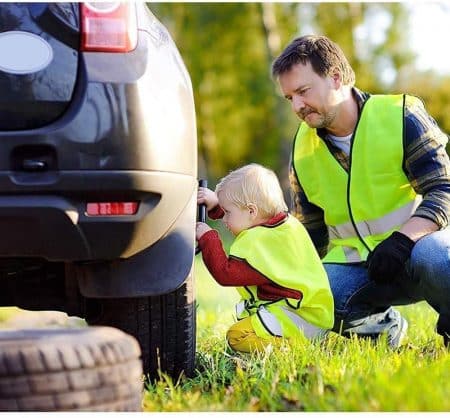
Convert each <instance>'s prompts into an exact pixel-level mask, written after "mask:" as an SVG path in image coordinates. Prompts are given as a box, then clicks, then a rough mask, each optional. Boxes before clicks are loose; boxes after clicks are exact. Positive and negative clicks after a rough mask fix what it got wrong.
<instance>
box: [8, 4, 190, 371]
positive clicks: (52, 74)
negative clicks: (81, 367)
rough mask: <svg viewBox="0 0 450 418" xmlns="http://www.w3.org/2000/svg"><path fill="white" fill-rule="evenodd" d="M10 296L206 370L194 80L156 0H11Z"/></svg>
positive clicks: (149, 362)
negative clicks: (199, 313) (200, 324)
mask: <svg viewBox="0 0 450 418" xmlns="http://www.w3.org/2000/svg"><path fill="white" fill-rule="evenodd" d="M0 26H1V28H0V88H1V92H2V94H1V95H0V184H1V186H0V231H1V236H2V239H0V276H1V277H0V305H1V306H18V307H20V308H23V309H28V310H60V311H63V312H66V313H68V314H69V315H74V316H80V317H82V318H85V319H86V321H87V323H88V324H89V325H102V326H112V327H117V328H119V329H121V330H123V331H125V332H126V333H129V334H131V335H132V336H134V337H136V338H137V340H138V341H139V343H140V346H141V350H142V360H143V364H144V372H145V373H146V374H147V375H148V376H150V377H152V376H153V377H155V376H157V375H158V373H159V370H161V371H163V372H165V373H167V374H169V375H173V376H178V375H180V374H181V373H184V374H186V375H190V374H191V373H192V372H193V370H194V365H195V332H196V329H195V328H196V319H195V297H194V277H193V261H194V250H195V248H194V247H195V222H196V212H197V205H196V193H197V187H198V183H197V134H196V119H195V118H196V116H195V106H194V98H193V91H192V85H191V80H190V76H189V74H188V71H187V69H186V66H185V64H184V62H183V60H182V58H181V56H180V53H179V51H178V49H177V47H176V46H175V44H174V42H173V40H172V38H171V36H170V34H169V33H168V31H167V29H166V28H165V27H164V26H163V25H162V24H161V23H160V22H159V21H158V19H157V18H156V17H155V16H154V15H153V14H152V12H151V11H150V10H149V8H148V7H147V5H146V4H145V3H139V2H136V3H133V2H124V3H119V2H98V3H96V2H92V3H1V4H0Z"/></svg>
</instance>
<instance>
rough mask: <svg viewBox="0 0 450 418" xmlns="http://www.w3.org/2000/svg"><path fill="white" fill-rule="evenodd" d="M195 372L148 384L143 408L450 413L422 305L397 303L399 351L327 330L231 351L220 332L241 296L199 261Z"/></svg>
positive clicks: (448, 389) (449, 368)
mask: <svg viewBox="0 0 450 418" xmlns="http://www.w3.org/2000/svg"><path fill="white" fill-rule="evenodd" d="M195 268H196V287H197V300H198V333H197V336H198V341H197V371H196V374H195V376H193V377H192V378H189V379H187V378H185V377H182V378H181V379H179V381H176V382H175V381H173V380H172V379H171V378H170V377H168V376H162V377H161V379H160V380H158V381H156V382H154V383H153V384H151V385H149V386H148V387H147V390H146V392H145V395H144V410H146V411H166V412H170V411H173V412H175V411H246V412H250V411H363V412H388V411H429V412H431V411H436V412H444V411H449V410H450V400H449V397H448V393H450V355H449V353H448V351H447V350H446V349H445V348H444V347H443V344H442V339H441V338H440V337H439V336H437V335H436V333H435V331H434V327H435V323H436V320H437V314H436V312H434V311H433V310H432V309H431V308H430V307H429V306H428V305H427V304H426V303H418V304H415V305H410V306H405V307H399V308H398V309H399V310H400V311H401V313H402V315H404V316H405V318H406V319H407V320H408V322H409V332H408V335H409V339H408V342H407V344H406V345H405V346H404V347H402V348H401V349H400V350H398V351H392V350H390V349H389V348H388V347H387V345H386V340H385V338H382V339H381V340H380V341H378V342H376V343H374V342H371V341H369V340H364V339H358V338H352V339H346V338H342V337H340V336H338V335H336V334H330V335H329V336H328V338H327V339H326V340H325V341H323V342H321V343H320V342H313V343H310V344H306V345H305V344H302V343H300V342H299V341H297V342H296V341H290V342H287V341H285V342H283V343H282V344H281V347H277V348H274V347H272V346H269V347H267V349H266V350H265V352H263V353H255V354H251V355H246V354H239V353H235V352H233V351H231V350H230V349H229V348H228V347H227V344H226V341H225V333H226V330H227V329H228V327H229V326H230V325H231V324H232V323H233V321H234V318H233V314H234V304H235V302H236V301H237V299H238V295H237V292H236V291H235V290H234V289H232V288H223V287H221V286H219V285H217V284H216V283H215V282H214V280H213V279H212V278H211V277H210V275H209V273H208V272H207V270H206V269H205V267H204V265H203V263H202V261H201V259H200V257H198V259H197V260H196V265H195Z"/></svg>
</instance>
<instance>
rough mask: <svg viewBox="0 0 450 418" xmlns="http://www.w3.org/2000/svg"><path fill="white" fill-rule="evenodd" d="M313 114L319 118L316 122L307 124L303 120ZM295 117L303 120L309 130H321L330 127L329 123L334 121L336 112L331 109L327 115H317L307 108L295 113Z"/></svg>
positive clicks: (317, 113)
mask: <svg viewBox="0 0 450 418" xmlns="http://www.w3.org/2000/svg"><path fill="white" fill-rule="evenodd" d="M311 113H315V114H316V115H318V116H319V118H318V120H315V121H314V122H312V123H311V122H308V121H307V120H306V119H305V118H306V117H307V116H308V115H309V114H311ZM297 116H298V117H299V118H300V119H301V120H303V121H304V122H305V123H306V124H307V125H308V126H309V127H310V128H313V129H321V128H327V127H329V126H330V125H331V123H332V122H333V121H334V119H335V117H336V111H335V110H334V109H333V110H331V111H329V112H327V113H319V112H316V111H315V110H314V109H311V108H307V109H302V110H301V111H300V112H298V113H297Z"/></svg>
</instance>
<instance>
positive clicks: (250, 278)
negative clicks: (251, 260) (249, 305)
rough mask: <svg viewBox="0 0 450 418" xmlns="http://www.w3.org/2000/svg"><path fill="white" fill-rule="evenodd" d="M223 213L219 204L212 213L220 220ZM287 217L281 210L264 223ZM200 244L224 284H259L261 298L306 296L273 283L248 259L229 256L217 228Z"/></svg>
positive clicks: (205, 257)
mask: <svg viewBox="0 0 450 418" xmlns="http://www.w3.org/2000/svg"><path fill="white" fill-rule="evenodd" d="M223 215H224V212H223V210H222V208H221V207H220V206H216V207H215V208H213V209H212V210H210V211H209V212H208V216H209V217H210V218H211V219H220V218H222V217H223ZM286 216H287V214H286V213H279V214H278V215H276V216H274V217H273V218H272V219H270V220H269V221H268V222H266V223H265V224H264V225H268V226H270V225H276V224H277V223H279V222H280V221H282V220H283V219H285V218H286ZM198 246H199V248H200V249H201V251H202V257H203V261H204V263H205V265H206V267H207V269H208V270H209V272H210V273H211V275H212V276H213V277H214V279H215V280H216V281H217V283H219V284H220V285H222V286H235V287H238V286H257V292H258V298H259V299H261V300H268V301H274V300H279V299H283V298H291V299H297V300H300V299H301V298H302V294H301V292H299V291H297V290H293V289H288V288H285V287H282V286H279V285H278V284H276V283H273V282H272V281H270V280H269V279H268V278H267V277H266V276H264V275H263V274H262V273H260V272H259V271H257V270H255V269H254V268H253V267H252V266H251V265H250V264H248V263H247V262H246V261H245V260H239V259H236V258H233V257H227V255H226V253H225V251H224V249H223V246H222V241H221V240H220V237H219V233H218V232H217V231H216V230H214V229H213V230H211V231H208V232H206V233H205V234H203V236H202V237H201V238H200V239H199V241H198Z"/></svg>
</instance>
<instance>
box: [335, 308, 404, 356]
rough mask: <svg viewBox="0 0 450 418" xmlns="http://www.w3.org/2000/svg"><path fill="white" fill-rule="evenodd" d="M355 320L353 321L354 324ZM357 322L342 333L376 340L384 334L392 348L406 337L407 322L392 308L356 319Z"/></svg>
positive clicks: (400, 343)
mask: <svg viewBox="0 0 450 418" xmlns="http://www.w3.org/2000/svg"><path fill="white" fill-rule="evenodd" d="M355 322H356V321H353V324H355ZM357 322H358V323H357V324H355V325H354V326H352V327H349V328H347V329H345V330H344V331H343V332H342V335H344V336H345V337H349V336H351V335H353V334H356V335H358V337H363V338H371V339H372V340H377V339H378V338H379V337H380V335H386V342H387V344H388V345H389V347H390V348H392V349H397V348H399V347H400V346H401V345H403V343H404V342H405V339H406V331H407V329H408V322H407V321H406V319H405V318H403V317H402V316H401V315H400V312H398V311H397V310H395V309H394V308H392V307H391V308H389V309H387V310H386V311H385V312H379V313H376V314H372V315H369V316H367V317H365V318H360V319H358V320H357Z"/></svg>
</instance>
